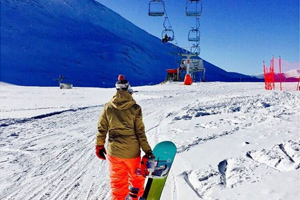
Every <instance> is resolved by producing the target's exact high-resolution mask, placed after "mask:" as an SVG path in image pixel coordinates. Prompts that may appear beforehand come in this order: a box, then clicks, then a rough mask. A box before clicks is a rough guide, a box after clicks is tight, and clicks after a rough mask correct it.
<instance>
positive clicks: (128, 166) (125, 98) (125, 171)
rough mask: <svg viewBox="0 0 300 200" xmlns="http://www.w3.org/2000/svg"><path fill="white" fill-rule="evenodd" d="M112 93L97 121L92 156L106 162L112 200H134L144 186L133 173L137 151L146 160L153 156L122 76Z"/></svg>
mask: <svg viewBox="0 0 300 200" xmlns="http://www.w3.org/2000/svg"><path fill="white" fill-rule="evenodd" d="M116 89H117V92H116V94H115V95H114V96H113V97H112V99H111V100H110V101H109V102H108V103H106V104H105V106H104V109H103V111H102V113H101V115H100V118H99V121H98V133H97V138H96V155H97V156H98V158H100V159H103V160H106V156H107V158H108V161H109V171H110V186H111V196H112V200H124V199H125V198H127V199H133V200H137V199H138V197H140V196H142V195H143V193H144V182H145V178H144V177H143V176H141V175H138V173H136V172H137V170H138V169H140V168H141V156H140V152H141V150H140V149H141V148H142V150H143V151H144V153H145V154H146V156H147V157H150V158H151V157H152V158H154V155H153V153H152V149H151V147H150V146H149V144H148V141H147V137H146V134H145V126H144V123H143V120H142V110H141V107H140V106H139V105H138V104H136V102H135V100H134V99H133V98H132V96H131V94H132V89H131V88H130V85H129V82H128V81H127V80H126V79H125V77H124V76H123V75H119V77H118V81H117V83H116ZM107 133H108V145H107V154H106V149H105V147H104V145H105V140H106V136H107ZM105 155H106V156H105Z"/></svg>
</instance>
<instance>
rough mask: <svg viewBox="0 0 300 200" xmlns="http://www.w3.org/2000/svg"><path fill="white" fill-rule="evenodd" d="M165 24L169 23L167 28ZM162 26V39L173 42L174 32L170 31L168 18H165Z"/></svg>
mask: <svg viewBox="0 0 300 200" xmlns="http://www.w3.org/2000/svg"><path fill="white" fill-rule="evenodd" d="M166 22H168V23H169V26H168V28H167V26H166ZM163 26H164V28H165V29H164V30H163V31H162V33H161V37H162V39H164V38H165V39H166V40H167V41H173V40H174V31H173V29H172V27H171V25H170V22H169V19H168V17H165V21H164V23H163Z"/></svg>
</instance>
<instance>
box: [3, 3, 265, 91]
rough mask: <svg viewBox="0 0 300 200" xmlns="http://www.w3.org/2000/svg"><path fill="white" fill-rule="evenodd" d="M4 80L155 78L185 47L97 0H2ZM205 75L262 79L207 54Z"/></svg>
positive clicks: (91, 82)
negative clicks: (233, 69) (226, 68)
mask: <svg viewBox="0 0 300 200" xmlns="http://www.w3.org/2000/svg"><path fill="white" fill-rule="evenodd" d="M0 3H1V73H0V81H3V82H8V83H13V84H18V85H25V86H30V85H35V86H53V85H57V82H56V81H55V79H57V78H58V77H59V75H62V76H64V77H65V81H66V82H70V83H73V84H74V85H75V86H83V87H86V86H91V87H113V86H114V83H115V81H116V78H117V76H118V74H124V75H125V77H127V78H128V80H129V81H130V83H131V85H147V84H157V83H160V82H162V81H164V79H165V78H166V75H167V74H166V69H170V68H176V67H178V63H179V62H180V60H181V57H180V56H179V55H178V54H179V53H180V52H182V51H183V49H181V48H179V47H176V46H174V45H172V44H161V41H160V39H159V38H157V37H154V36H153V35H150V34H149V33H147V32H146V31H144V30H142V29H140V28H139V27H137V26H135V25H134V24H132V23H131V22H129V21H127V20H126V19H124V18H123V17H121V16H120V15H119V14H117V13H115V12H113V11H112V10H110V9H108V8H107V7H105V6H103V5H102V4H100V3H98V2H96V1H94V0H59V1H58V0H1V2H0ZM204 66H205V68H206V80H207V81H258V80H259V79H257V78H255V77H251V76H246V75H242V74H238V73H229V72H226V71H224V70H222V69H220V68H218V67H216V66H214V65H212V64H211V63H209V62H207V61H205V60H204Z"/></svg>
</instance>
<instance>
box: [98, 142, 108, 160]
mask: <svg viewBox="0 0 300 200" xmlns="http://www.w3.org/2000/svg"><path fill="white" fill-rule="evenodd" d="M104 154H106V151H105V148H104V146H103V145H101V146H100V145H96V155H97V157H98V158H100V159H102V160H106V157H105V155H104Z"/></svg>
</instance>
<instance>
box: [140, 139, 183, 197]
mask: <svg viewBox="0 0 300 200" xmlns="http://www.w3.org/2000/svg"><path fill="white" fill-rule="evenodd" d="M176 152H177V148H176V146H175V144H174V143H173V142H171V141H164V142H160V143H158V144H157V145H156V146H155V147H154V149H153V154H154V156H155V163H156V167H155V170H154V172H152V174H151V175H149V176H148V179H147V183H146V187H145V192H144V194H143V196H142V197H141V198H140V200H159V199H160V196H161V194H162V191H163V188H164V186H165V183H166V180H167V177H168V174H169V172H170V169H171V166H172V163H173V161H174V158H175V155H176Z"/></svg>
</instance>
